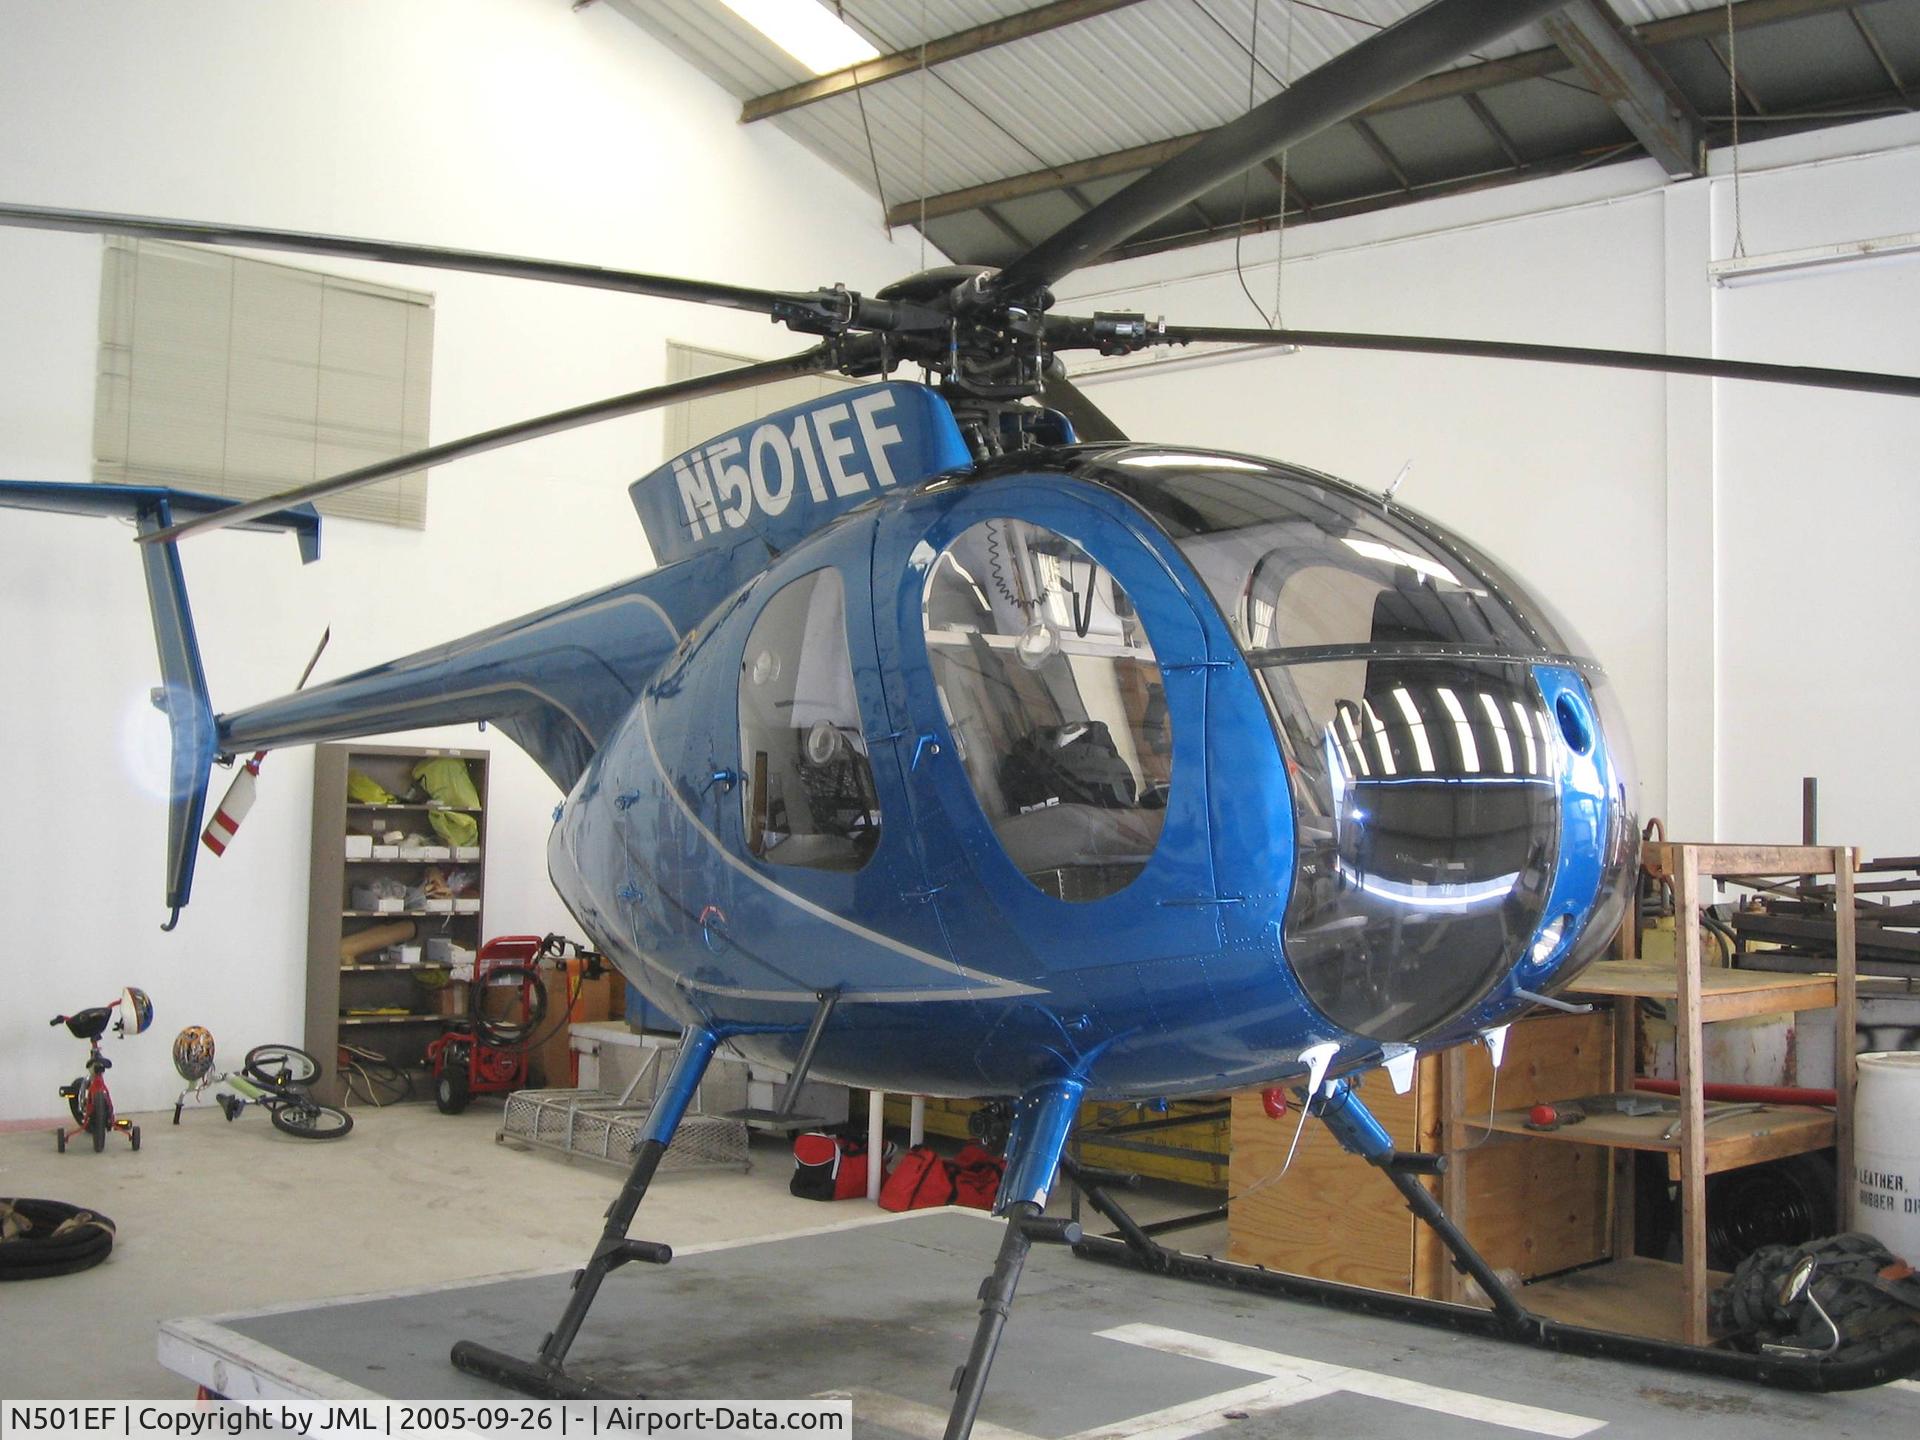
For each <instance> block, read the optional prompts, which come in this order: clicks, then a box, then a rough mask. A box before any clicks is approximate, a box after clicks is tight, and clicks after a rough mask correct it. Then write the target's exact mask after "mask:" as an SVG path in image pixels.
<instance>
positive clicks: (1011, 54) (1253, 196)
mask: <svg viewBox="0 0 1920 1440" xmlns="http://www.w3.org/2000/svg"><path fill="white" fill-rule="evenodd" d="M607 3H609V4H610V5H612V6H613V7H614V8H616V9H618V10H620V11H621V13H623V14H625V15H627V16H628V17H629V18H630V19H632V20H634V21H635V22H636V23H637V24H640V25H642V26H644V27H645V28H647V29H648V30H649V31H650V32H652V33H654V34H655V35H657V36H659V37H660V38H662V39H664V40H665V41H667V42H668V43H669V44H671V45H672V46H674V47H675V48H676V49H677V50H678V51H679V52H680V53H681V54H682V55H683V56H685V57H686V58H687V59H688V60H689V61H691V62H692V63H694V64H695V65H697V66H699V67H700V68H701V69H702V70H704V71H705V72H706V73H707V74H709V75H710V76H712V77H713V78H714V79H715V80H717V81H718V82H719V83H720V84H721V85H723V86H725V87H726V88H727V89H728V90H729V91H730V92H731V93H732V94H734V95H735V96H737V97H739V98H740V99H741V100H742V101H743V102H744V101H747V100H750V99H753V98H754V97H758V96H766V95H769V94H772V93H773V92H777V91H780V90H783V89H785V88H787V87H789V86H792V85H795V84H798V83H800V82H802V81H805V80H808V79H810V78H812V77H811V76H810V75H809V74H808V72H807V71H806V70H805V69H804V68H803V67H802V66H801V65H800V64H799V63H798V62H797V61H795V60H793V59H792V58H791V57H790V56H787V55H786V54H785V53H784V52H782V51H780V50H779V49H778V48H777V47H775V46H774V45H772V44H771V43H770V42H769V41H767V40H766V39H764V38H763V37H762V36H760V35H759V34H758V32H756V31H754V30H753V29H751V27H749V26H747V25H746V24H745V23H744V22H742V21H741V20H739V19H738V18H737V17H736V16H734V15H733V13H732V12H731V11H729V10H727V9H726V8H725V6H723V5H721V4H720V3H718V0H607ZM824 3H826V4H828V6H829V8H835V6H836V5H837V6H838V7H839V8H840V9H841V10H842V13H843V14H844V16H845V18H846V20H847V21H848V23H849V24H851V25H853V26H854V28H856V29H857V30H859V31H860V32H861V33H862V34H864V35H865V36H866V37H867V38H868V39H869V40H870V41H872V43H873V44H874V45H875V46H876V47H878V48H879V49H880V50H881V51H882V53H883V54H889V53H893V52H898V51H908V52H911V51H916V50H917V49H918V48H919V47H920V46H921V44H922V43H923V42H924V41H928V40H935V39H939V38H941V37H944V36H949V35H953V34H956V33H957V32H961V31H965V30H967V29H970V28H971V27H974V26H978V25H983V24H988V23H990V22H995V21H1007V20H1011V19H1013V17H1017V16H1022V15H1024V14H1027V13H1028V12H1030V11H1034V10H1036V9H1038V8H1042V3H1043V0H824ZM1422 3H1423V0H1338V4H1337V5H1335V4H1323V3H1309V0H1291V3H1289V0H1131V3H1122V4H1119V5H1118V6H1117V8H1109V9H1107V10H1106V11H1105V13H1100V14H1093V15H1089V16H1086V17H1085V18H1079V19H1075V20H1073V21H1072V23H1067V24H1061V25H1058V26H1057V27H1056V28H1052V29H1046V30H1042V31H1040V32H1039V33H1036V34H1031V35H1027V36H1024V37H1023V38H1019V39H1015V40H1011V41H1008V42H1006V43H1002V44H998V45H995V46H993V47H991V48H986V49H980V50H977V51H976V52H974V53H971V54H966V55H962V56H959V57H957V58H953V59H950V60H947V61H945V62H944V63H939V64H935V65H933V66H931V67H930V68H928V69H926V70H910V71H909V72H908V73H904V74H900V75H898V76H896V77H894V78H891V79H887V80H883V81H880V82H878V83H873V84H869V85H864V86H861V87H860V88H858V89H857V90H847V91H844V92H843V93H839V94H836V95H833V96H831V97H829V98H826V99H821V100H817V101H814V102H813V103H809V104H806V105H803V106H800V107H799V108H795V109H789V110H786V111H784V112H783V113H780V114H778V115H776V116H774V117H773V118H770V119H766V120H760V121H756V122H754V123H760V124H771V125H778V126H780V127H781V128H783V129H785V130H786V131H788V132H789V133H791V134H792V135H794V136H795V137H797V138H798V139H799V140H800V141H801V142H802V143H804V144H805V145H807V146H808V147H809V148H811V149H812V150H814V151H815V152H816V153H818V154H819V155H821V156H822V157H824V158H825V159H827V160H828V161H829V162H831V163H832V164H833V165H835V166H837V167H838V168H839V169H841V170H842V171H844V172H845V173H846V174H847V175H849V176H851V177H852V178H853V179H854V180H855V181H856V182H857V183H859V184H860V185H861V186H862V187H863V188H865V189H866V190H868V191H869V192H870V193H871V192H874V190H875V188H876V186H875V177H876V171H877V175H878V198H879V199H880V200H881V201H882V202H884V204H885V205H886V206H887V207H889V208H891V209H892V210H893V211H894V214H895V218H896V221H897V222H899V223H911V222H912V220H914V219H917V218H918V216H919V214H920V213H921V212H920V204H919V202H920V201H921V200H922V199H923V198H924V199H925V200H926V202H927V203H926V213H927V215H928V220H927V225H926V230H927V233H928V236H929V238H930V239H931V240H932V241H933V243H934V244H935V245H937V246H938V247H939V248H940V249H942V250H943V251H945V252H946V253H947V254H948V255H950V256H952V257H953V258H955V259H957V260H967V261H974V262H978V263H985V264H1002V263H1005V262H1006V261H1007V260H1009V259H1011V258H1013V257H1014V256H1015V255H1018V254H1019V253H1020V252H1021V251H1022V250H1023V249H1024V248H1026V247H1027V246H1028V245H1029V244H1031V243H1033V242H1035V241H1037V240H1039V239H1041V238H1043V237H1044V236H1045V235H1047V234H1048V233H1050V232H1051V231H1052V230H1054V229H1057V228H1058V227H1059V226H1060V225H1062V224H1064V223H1066V222H1067V221H1068V220H1070V219H1072V218H1073V217H1074V216H1075V215H1077V214H1079V213H1081V212H1082V211H1083V210H1084V209H1086V208H1087V207H1088V206H1090V205H1092V204H1094V203H1097V202H1098V201H1099V200H1100V199H1101V198H1102V197H1103V196H1104V195H1106V194H1110V193H1112V192H1113V191H1114V190H1116V189H1118V188H1119V187H1120V186H1122V185H1124V184H1125V183H1127V182H1128V181H1129V180H1131V179H1132V178H1133V177H1134V176H1135V175H1137V174H1139V173H1143V172H1144V170H1145V168H1146V167H1147V165H1148V164H1150V163H1152V162H1153V160H1154V159H1157V158H1159V157H1158V156H1152V157H1148V158H1143V159H1140V160H1139V161H1138V163H1132V164H1129V163H1128V162H1129V161H1130V160H1132V159H1133V158H1134V157H1129V156H1127V155H1125V154H1124V152H1128V151H1132V150H1134V149H1136V148H1137V147H1143V146H1154V145H1158V144H1161V143H1162V142H1170V141H1174V140H1177V139H1178V138H1179V137H1183V136H1189V135H1193V134H1196V133H1198V132H1201V131H1205V130H1210V129H1213V128H1215V127H1216V126H1219V125H1222V124H1225V123H1226V122H1228V121H1230V120H1233V119H1234V118H1236V117H1237V116H1239V115H1240V114H1241V113H1243V112H1244V111H1245V109H1246V108H1247V105H1248V101H1249V89H1250V88H1251V95H1252V100H1253V101H1254V103H1258V102H1259V101H1261V100H1264V99H1266V98H1268V97H1269V96H1271V95H1273V94H1275V93H1277V92H1278V91H1279V90H1280V89H1281V88H1282V87H1283V86H1284V85H1286V84H1287V83H1290V82H1291V81H1292V80H1295V79H1297V78H1298V77H1299V76H1301V75H1303V74H1305V73H1306V72H1308V71H1309V70H1312V69H1315V68H1317V67H1318V66H1320V65H1322V64H1324V63H1325V62H1326V61H1327V60H1329V59H1331V58H1332V57H1333V56H1335V55H1337V54H1339V53H1341V52H1342V51H1344V50H1346V49H1348V48H1349V47H1350V46H1352V45H1354V44H1356V43H1357V42H1358V41H1360V40H1362V39H1364V38H1365V37H1366V36H1367V35H1368V34H1370V33H1372V32H1373V31H1375V30H1377V29H1379V28H1381V27H1383V26H1386V25H1390V24H1392V23H1393V22H1394V21H1396V20H1398V19H1400V18H1402V17H1403V16H1405V15H1407V14H1410V13H1411V12H1413V11H1414V10H1416V9H1419V8H1420V6H1421V4H1422ZM1606 3H1608V4H1610V6H1611V9H1612V12H1613V14H1614V15H1615V16H1617V17H1618V19H1619V20H1620V21H1621V22H1622V23H1624V24H1625V25H1627V26H1630V27H1634V28H1635V29H1636V30H1641V29H1643V28H1644V27H1648V26H1652V27H1653V29H1652V30H1650V31H1646V33H1645V36H1644V38H1645V40H1646V41H1647V48H1648V52H1649V53H1650V55H1651V57H1652V59H1653V61H1654V62H1655V64H1656V66H1657V67H1658V68H1659V69H1662V70H1664V72H1665V74H1666V76H1667V77H1669V78H1670V80H1671V83H1672V85H1673V86H1674V87H1675V88H1676V89H1677V90H1678V91H1679V92H1680V93H1681V94H1682V95H1684V97H1685V99H1686V100H1687V101H1688V102H1690V103H1691V105H1692V106H1693V108H1694V109H1695V110H1696V111H1697V113H1698V116H1699V119H1700V130H1699V133H1700V135H1701V136H1702V137H1703V138H1704V139H1705V140H1706V141H1707V143H1708V144H1719V143H1721V142H1722V141H1723V140H1724V138H1725V134H1726V131H1727V129H1728V123H1727V122H1728V118H1729V114H1730V112H1729V102H1728V92H1729V67H1728V64H1727V60H1726V55H1727V39H1726V30H1725V28H1724V25H1723V24H1721V23H1720V22H1719V15H1720V13H1721V12H1723V11H1724V8H1725V7H1724V5H1722V4H1721V3H1719V0H1606ZM1089 8H1095V7H1089ZM1734 11H1735V16H1736V19H1737V21H1738V24H1739V30H1738V41H1737V49H1736V54H1737V63H1738V71H1739V77H1740V82H1741V84H1740V91H1741V99H1740V114H1741V121H1742V124H1743V126H1744V125H1747V124H1748V122H1749V121H1751V122H1752V124H1753V126H1754V127H1755V128H1756V129H1758V131H1759V133H1768V134H1772V133H1781V132H1782V131H1784V130H1787V129H1791V128H1805V127H1807V126H1810V125H1815V124H1821V123H1835V122H1837V121H1839V120H1844V119H1848V118H1855V117H1857V116H1858V115H1860V114H1862V113H1868V114H1871V113H1886V112H1887V111H1889V110H1894V109H1912V108H1914V103H1915V100H1916V99H1920V94H1916V91H1915V90H1914V89H1913V88H1912V87H1913V86H1914V83H1915V82H1916V81H1920V3H1916V0H1864V3H1852V4H1841V3H1838V0H1738V3H1736V5H1735V6H1734ZM1689 16H1693V17H1698V19H1697V21H1696V22H1689V21H1687V20H1686V19H1684V18H1683V17H1689ZM1256 19H1257V23H1258V30H1257V34H1256V33H1255V25H1256ZM1676 25H1678V26H1684V27H1685V30H1684V33H1680V32H1676V31H1675V29H1674V27H1675V26H1676ZM1503 62H1504V63H1503ZM1452 68H1453V69H1454V70H1456V71H1459V72H1465V73H1463V74H1461V75H1460V76H1458V77H1456V78H1458V79H1459V80H1461V81H1462V82H1464V83H1465V89H1466V92H1467V93H1464V94H1452V95H1447V96H1443V97H1439V98H1432V99H1427V100H1425V101H1423V102H1421V103H1417V104H1399V105H1392V104H1390V105H1388V106H1385V107H1376V108H1375V110H1373V111H1370V112H1368V113H1367V114H1365V115H1363V116H1361V117H1356V119H1355V120H1353V121H1350V122H1348V123H1346V124H1343V125H1340V126H1336V127H1334V128H1333V129H1331V130H1329V131H1327V132H1325V133H1323V134H1321V135H1319V136H1317V137H1315V138H1314V139H1312V140H1311V141H1308V142H1306V143H1304V144H1302V145H1300V146H1298V147H1296V148H1295V149H1294V150H1293V151H1292V152H1290V154H1289V155H1288V157H1287V179H1288V181H1289V182H1290V188H1289V191H1288V192H1287V194H1286V195H1285V196H1284V197H1283V193H1282V191H1281V188H1280V184H1279V178H1278V175H1277V173H1276V171H1275V167H1262V168H1256V169H1255V170H1254V171H1252V172H1250V174H1249V176H1248V177H1247V178H1246V179H1244V180H1237V181H1235V182H1233V183H1231V184H1229V185H1225V186H1222V187H1220V188H1219V189H1217V190H1216V191H1215V192H1214V193H1212V194H1211V195H1207V196H1203V197H1201V199H1200V201H1199V202H1198V203H1197V205H1193V206H1188V207H1187V208H1186V209H1184V210H1182V211H1181V212H1180V213H1178V214H1176V215H1174V216H1170V217H1167V218H1166V219H1165V220H1163V221H1161V222H1160V223H1159V224H1157V225H1155V226H1154V227H1152V228H1151V229H1150V230H1148V231H1147V232H1146V233H1144V234H1143V235H1141V236H1139V237H1136V241H1135V242H1134V245H1133V246H1132V247H1131V248H1134V249H1139V248H1152V247H1157V246H1160V245H1166V244H1176V243H1193V242H1197V241H1199V240H1204V239H1208V238H1213V237H1215V236H1217V235H1219V234H1225V233H1231V232H1232V231H1233V230H1234V229H1235V228H1237V227H1239V226H1240V225H1241V224H1242V223H1243V221H1244V222H1246V223H1251V224H1252V225H1255V226H1264V225H1270V224H1272V223H1274V219H1275V217H1276V216H1278V215H1279V214H1280V213H1281V210H1282V206H1283V204H1284V206H1285V214H1286V220H1287V223H1288V224H1294V223H1299V222H1301V221H1310V220H1314V219H1319V218H1325V217H1328V216H1332V215H1339V214H1351V213H1355V212H1356V211H1358V210H1364V209H1372V208H1379V207H1381V206H1384V205H1389V204H1399V203H1407V202H1409V201H1413V200H1418V199H1422V198H1425V197H1426V196H1428V195H1432V194H1437V193H1448V192H1450V191H1452V190H1457V189H1461V188H1469V187H1477V186H1481V185H1485V184H1491V183H1499V182H1500V181H1501V180H1503V179H1519V178H1526V177H1528V176H1532V175H1537V174H1550V173H1558V172H1561V171H1565V170H1568V169H1574V168H1581V167H1584V166H1587V165H1592V164H1604V163H1609V162H1611V161H1613V160H1618V159H1626V158H1633V157H1636V156H1640V155H1642V154H1644V153H1645V152H1644V151H1643V150H1642V148H1641V146H1640V144H1639V143H1637V142H1636V140H1635V138H1634V132H1633V131H1631V130H1630V129H1629V128H1628V127H1627V125H1626V124H1625V123H1624V122H1623V120H1622V119H1621V118H1620V117H1619V116H1617V115H1616V114H1615V112H1614V111H1613V109H1612V108H1610V107H1609V106H1608V104H1607V103H1606V102H1604V101H1603V100H1602V99H1600V98H1599V96H1598V95H1596V93H1595V92H1594V87H1593V84H1592V82H1590V81H1589V80H1588V79H1587V78H1585V77H1584V76H1583V75H1582V74H1581V72H1580V71H1578V70H1577V69H1575V68H1573V66H1572V65H1571V63H1570V62H1568V61H1567V60H1566V59H1565V57H1564V56H1562V55H1561V54H1560V52H1558V51H1556V50H1555V49H1554V48H1553V41H1552V39H1551V37H1550V35H1549V32H1548V31H1547V30H1546V29H1545V28H1544V27H1542V26H1539V25H1534V26H1528V27H1525V28H1523V29H1521V30H1519V31H1516V32H1515V33H1513V34H1511V35H1508V36H1507V37H1505V38H1504V39H1502V40H1501V41H1499V42H1498V43H1496V44H1493V45H1490V46H1488V47H1487V48H1486V49H1485V50H1483V51H1481V52H1479V53H1478V54H1475V55H1472V56H1468V57H1465V58H1463V59H1462V60H1460V61H1459V62H1457V64H1456V65H1455V66H1454V67H1452ZM1827 112H1837V113H1831V114H1830V113H1827ZM1748 133H1753V131H1749V132H1748ZM1116 155H1118V156H1119V157H1120V158H1119V159H1118V160H1115V159H1112V158H1109V157H1114V156H1116ZM1065 166H1075V167H1077V169H1078V171H1080V172H1084V173H1076V174H1071V175H1069V176H1066V177H1061V176H1058V175H1055V174H1052V173H1048V172H1052V171H1056V170H1058V169H1059V168H1060V167H1065ZM1065 181H1071V182H1072V183H1064V182H1065ZM981 187H986V193H984V194H956V193H955V192H973V191H976V190H978V189H980V188H981Z"/></svg>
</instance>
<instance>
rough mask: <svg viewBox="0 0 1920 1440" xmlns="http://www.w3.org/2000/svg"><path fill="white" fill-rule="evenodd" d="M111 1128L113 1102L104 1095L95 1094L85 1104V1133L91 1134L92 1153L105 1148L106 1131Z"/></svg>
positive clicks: (97, 1152)
mask: <svg viewBox="0 0 1920 1440" xmlns="http://www.w3.org/2000/svg"><path fill="white" fill-rule="evenodd" d="M112 1128H113V1104H112V1102H111V1101H109V1100H108V1099H107V1097H106V1096H104V1095H96V1096H94V1097H93V1098H92V1100H90V1101H89V1102H88V1104H87V1133H88V1134H89V1135H91V1136H93V1153H94V1154H96V1155H98V1154H99V1153H100V1152H101V1151H102V1150H104V1149H106V1148H107V1131H108V1130H110V1129H112Z"/></svg>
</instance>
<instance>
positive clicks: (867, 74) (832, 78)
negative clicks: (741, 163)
mask: <svg viewBox="0 0 1920 1440" xmlns="http://www.w3.org/2000/svg"><path fill="white" fill-rule="evenodd" d="M1139 3H1140V0H1051V3H1050V4H1046V5H1036V6H1035V7H1034V8H1033V9H1031V10H1022V11H1020V12H1019V13H1018V14H1017V15H1008V16H1005V17H1003V18H1002V19H999V20H990V21H988V22H987V23H986V24H984V25H975V26H974V27H973V28H972V29H970V30H957V31H955V32H954V33H953V34H951V35H942V36H941V37H939V38H938V39H936V40H929V41H927V42H926V44H925V45H924V46H921V45H914V46H910V47H908V48H907V49H905V50H896V51H894V52H893V53H892V54H891V55H882V56H881V57H880V58H879V59H877V60H863V61H861V62H860V63H859V64H858V65H849V66H847V68H846V69H844V70H835V71H833V72H831V73H830V74H826V75H816V76H815V77H814V78H813V79H811V80H802V81H801V82H800V83H799V84H798V85H789V86H787V88H786V89H784V90H775V91H774V92H773V93H772V94H770V95H756V96H755V97H754V98H753V99H751V100H749V101H747V102H746V103H745V104H744V105H742V106H741V107H740V119H741V122H742V123H743V124H744V123H747V122H749V121H753V120H765V119H766V118H767V117H768V116H770V115H783V114H785V113H786V112H787V111H789V110H798V109H799V108H800V107H801V106H802V105H811V104H813V103H814V102H816V101H819V100H828V99H831V98H832V97H833V96H835V95H845V94H848V93H850V92H851V91H854V90H861V89H864V88H866V87H867V86H869V85H877V84H879V83H880V82H881V81H882V80H891V79H893V78H894V77H895V76H898V75H909V74H912V73H913V72H914V71H916V70H918V69H920V67H921V66H922V65H926V66H928V67H932V66H934V65H944V64H945V63H946V62H947V61H949V60H958V59H960V58H962V57H963V56H967V55H978V54H979V53H980V52H981V51H982V50H991V49H993V48H994V47H995V46H996V45H1007V44H1011V43H1012V42H1013V41H1015V40H1025V39H1026V38H1027V37H1028V36H1030V35H1040V34H1043V33H1045V32H1046V31H1048V30H1056V29H1058V28H1059V27H1060V26H1062V25H1074V24H1078V23H1079V22H1080V21H1082V20H1091V19H1092V18H1093V17H1094V16H1096V15H1105V14H1106V13H1107V12H1108V11H1111V10H1124V9H1126V7H1127V6H1129V5H1137V4H1139Z"/></svg>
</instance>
